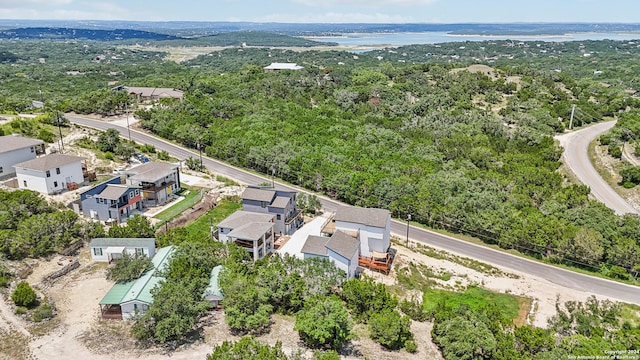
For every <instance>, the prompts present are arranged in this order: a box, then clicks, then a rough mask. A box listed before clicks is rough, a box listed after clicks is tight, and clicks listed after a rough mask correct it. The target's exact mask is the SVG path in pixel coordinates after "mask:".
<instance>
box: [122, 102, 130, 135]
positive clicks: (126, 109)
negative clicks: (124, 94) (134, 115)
mask: <svg viewBox="0 0 640 360" xmlns="http://www.w3.org/2000/svg"><path fill="white" fill-rule="evenodd" d="M124 111H125V113H127V131H128V132H129V141H131V128H130V127H129V104H126V105H125V110H124Z"/></svg>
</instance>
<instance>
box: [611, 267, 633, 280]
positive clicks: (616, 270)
mask: <svg viewBox="0 0 640 360" xmlns="http://www.w3.org/2000/svg"><path fill="white" fill-rule="evenodd" d="M609 276H610V277H612V278H614V279H621V280H629V273H628V272H627V269H625V268H623V267H621V266H617V265H613V266H611V268H610V269H609Z"/></svg>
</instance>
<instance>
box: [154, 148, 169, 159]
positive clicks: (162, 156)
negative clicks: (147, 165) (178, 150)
mask: <svg viewBox="0 0 640 360" xmlns="http://www.w3.org/2000/svg"><path fill="white" fill-rule="evenodd" d="M157 155H158V160H169V153H168V152H166V151H164V150H160V151H158V152H157Z"/></svg>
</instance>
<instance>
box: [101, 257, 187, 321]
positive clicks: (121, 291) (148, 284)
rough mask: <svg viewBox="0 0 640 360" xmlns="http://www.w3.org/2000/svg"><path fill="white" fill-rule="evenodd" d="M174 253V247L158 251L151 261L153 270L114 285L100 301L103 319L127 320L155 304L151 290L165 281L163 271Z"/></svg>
mask: <svg viewBox="0 0 640 360" xmlns="http://www.w3.org/2000/svg"><path fill="white" fill-rule="evenodd" d="M174 251H175V249H174V247H173V246H167V247H163V248H161V249H158V251H157V252H156V254H155V256H154V257H153V259H152V260H151V262H152V263H153V269H151V270H149V271H147V272H145V273H144V274H142V276H140V277H139V278H137V279H135V280H131V281H127V282H121V283H116V284H115V285H113V287H112V288H111V290H109V292H107V294H106V295H105V296H104V297H103V298H102V300H101V301H100V312H101V314H102V318H103V319H125V320H126V319H129V318H131V317H133V316H134V315H136V314H139V313H142V312H144V311H146V310H147V309H148V308H149V305H151V303H152V302H153V296H152V295H151V290H152V289H153V288H154V287H155V286H156V285H157V284H158V283H159V282H160V281H161V280H164V277H163V276H162V275H161V273H162V270H164V269H165V268H166V267H167V266H168V265H169V262H170V261H171V258H172V256H173V253H174Z"/></svg>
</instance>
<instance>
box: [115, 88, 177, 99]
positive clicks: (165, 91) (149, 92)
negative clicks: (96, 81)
mask: <svg viewBox="0 0 640 360" xmlns="http://www.w3.org/2000/svg"><path fill="white" fill-rule="evenodd" d="M113 90H115V91H119V90H124V91H126V92H127V94H129V95H131V96H135V97H136V99H137V100H139V101H152V100H159V99H167V98H169V99H178V100H182V97H183V96H184V92H183V91H182V90H176V89H172V88H155V87H136V86H124V85H121V86H117V87H115V88H113Z"/></svg>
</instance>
